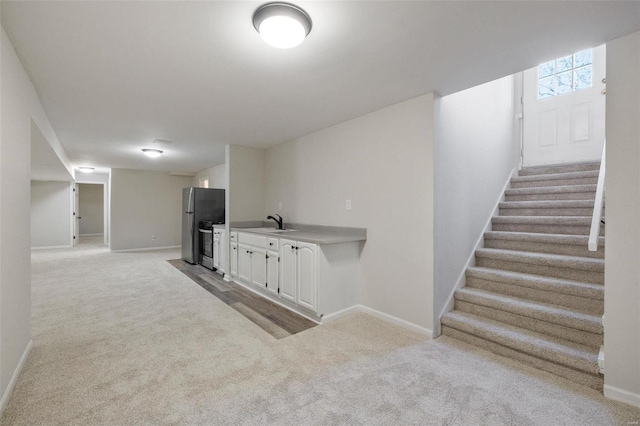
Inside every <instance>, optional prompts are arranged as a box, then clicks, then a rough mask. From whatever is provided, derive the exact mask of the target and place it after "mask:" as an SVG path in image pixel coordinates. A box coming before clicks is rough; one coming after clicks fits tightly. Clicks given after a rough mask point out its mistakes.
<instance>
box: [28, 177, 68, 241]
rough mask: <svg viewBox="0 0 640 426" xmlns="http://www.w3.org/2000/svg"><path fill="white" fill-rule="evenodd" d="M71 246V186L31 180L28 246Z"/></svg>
mask: <svg viewBox="0 0 640 426" xmlns="http://www.w3.org/2000/svg"><path fill="white" fill-rule="evenodd" d="M60 246H66V247H69V246H71V184H70V183H69V182H54V181H48V182H44V181H36V180H34V181H31V247H60Z"/></svg>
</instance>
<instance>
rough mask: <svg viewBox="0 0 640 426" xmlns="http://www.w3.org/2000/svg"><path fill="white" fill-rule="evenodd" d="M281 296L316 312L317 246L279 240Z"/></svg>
mask: <svg viewBox="0 0 640 426" xmlns="http://www.w3.org/2000/svg"><path fill="white" fill-rule="evenodd" d="M280 246H281V247H282V250H281V258H282V259H281V260H282V261H281V262H280V263H281V274H280V275H281V277H282V279H281V283H282V288H281V290H280V293H281V296H282V297H284V298H285V299H288V300H290V301H292V302H295V303H296V304H298V305H300V306H302V307H304V308H307V309H309V310H311V311H314V312H315V311H316V308H317V304H316V300H317V290H318V259H317V253H318V246H317V245H316V244H312V243H305V242H302V241H292V240H285V239H282V240H280Z"/></svg>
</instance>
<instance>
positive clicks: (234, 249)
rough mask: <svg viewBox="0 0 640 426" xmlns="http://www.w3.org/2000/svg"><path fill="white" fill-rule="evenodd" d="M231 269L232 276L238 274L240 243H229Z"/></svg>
mask: <svg viewBox="0 0 640 426" xmlns="http://www.w3.org/2000/svg"><path fill="white" fill-rule="evenodd" d="M229 269H231V271H230V272H231V276H232V277H234V278H235V277H237V276H238V243H231V244H229Z"/></svg>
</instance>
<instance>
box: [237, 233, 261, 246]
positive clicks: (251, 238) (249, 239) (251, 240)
mask: <svg viewBox="0 0 640 426" xmlns="http://www.w3.org/2000/svg"><path fill="white" fill-rule="evenodd" d="M238 242H239V243H242V244H249V245H252V246H256V247H260V248H267V237H262V236H260V235H254V234H245V233H244V232H238Z"/></svg>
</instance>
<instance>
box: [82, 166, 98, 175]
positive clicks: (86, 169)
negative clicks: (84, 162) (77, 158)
mask: <svg viewBox="0 0 640 426" xmlns="http://www.w3.org/2000/svg"><path fill="white" fill-rule="evenodd" d="M78 170H80V171H81V172H82V173H93V171H94V170H95V167H86V166H82V167H78Z"/></svg>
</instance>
